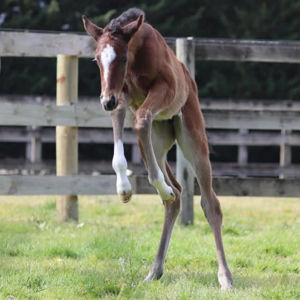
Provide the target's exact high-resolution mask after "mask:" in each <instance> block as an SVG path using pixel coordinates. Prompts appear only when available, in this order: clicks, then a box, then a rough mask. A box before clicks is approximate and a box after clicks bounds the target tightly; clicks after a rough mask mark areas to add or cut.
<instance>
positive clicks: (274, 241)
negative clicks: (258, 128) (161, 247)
mask: <svg viewBox="0 0 300 300" xmlns="http://www.w3.org/2000/svg"><path fill="white" fill-rule="evenodd" d="M220 200H221V203H222V207H223V214H224V222H223V223H224V225H223V232H224V244H225V250H226V253H227V259H228V263H229V266H230V269H231V271H232V274H233V278H234V290H232V291H228V292H221V291H220V288H219V284H218V281H217V275H216V274H217V262H216V253H215V247H214V241H213V236H212V233H211V231H210V228H209V226H208V225H207V222H206V220H205V218H204V216H203V213H202V210H201V209H200V205H199V201H200V200H199V197H195V225H194V226H189V227H184V226H181V225H180V224H179V223H178V224H177V225H176V227H175V230H174V234H173V237H172V241H171V245H170V249H169V252H168V256H167V260H166V264H165V273H164V275H163V277H162V278H161V280H160V281H155V282H150V283H147V284H145V283H143V278H144V277H145V276H146V274H147V272H148V270H149V267H150V265H151V262H152V260H153V258H154V256H155V254H156V250H157V246H158V241H159V237H160V233H161V226H162V225H161V224H162V220H163V207H162V205H161V204H160V200H159V199H158V197H157V196H143V195H139V196H134V198H133V200H132V201H131V202H130V203H128V204H127V205H124V204H122V203H119V201H118V200H117V197H114V196H98V197H81V198H80V221H79V223H78V224H77V223H58V222H56V211H55V197H0V299H10V297H11V296H12V297H13V298H14V299H151V300H152V299H243V300H246V299H300V199H295V198H245V197H243V198H237V197H221V198H220ZM12 297H11V299H12Z"/></svg>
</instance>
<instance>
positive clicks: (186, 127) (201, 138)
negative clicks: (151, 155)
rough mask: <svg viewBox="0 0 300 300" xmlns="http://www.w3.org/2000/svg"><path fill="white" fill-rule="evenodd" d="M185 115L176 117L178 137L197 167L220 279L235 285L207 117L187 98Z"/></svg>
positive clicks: (225, 286)
mask: <svg viewBox="0 0 300 300" xmlns="http://www.w3.org/2000/svg"><path fill="white" fill-rule="evenodd" d="M182 113H183V114H182V117H178V118H177V119H176V122H175V123H176V125H175V127H176V138H177V142H178V144H179V146H180V148H181V149H182V152H183V153H184V155H185V157H186V159H187V160H188V161H190V163H191V165H192V167H193V168H194V171H195V174H196V176H197V180H198V182H199V185H200V188H201V206H202V208H203V211H204V214H205V217H206V219H207V221H208V223H209V224H210V226H211V228H212V231H213V234H214V238H215V243H216V248H217V258H218V263H219V272H218V279H219V282H220V284H221V287H222V289H231V288H232V276H231V273H230V271H229V268H228V266H227V262H226V258H225V253H224V248H223V242H222V230H221V226H222V212H221V207H220V203H219V200H218V199H217V197H216V195H215V193H214V191H213V188H212V175H211V165H210V161H209V151H208V144H207V139H206V134H205V126H204V120H203V117H202V113H201V111H200V109H199V106H198V100H197V102H192V103H191V102H189V100H188V102H187V104H186V105H185V107H183V109H182Z"/></svg>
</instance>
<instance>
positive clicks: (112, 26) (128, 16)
mask: <svg viewBox="0 0 300 300" xmlns="http://www.w3.org/2000/svg"><path fill="white" fill-rule="evenodd" d="M141 15H143V16H144V17H145V13H144V12H143V11H142V10H141V9H138V8H130V9H128V10H126V11H125V12H123V13H122V14H121V15H120V16H119V17H117V18H116V19H112V20H111V21H110V23H109V24H108V29H109V30H110V31H111V32H113V33H114V32H116V31H117V29H118V26H123V25H126V24H128V23H130V22H132V21H134V20H136V19H137V18H138V17H139V16H141Z"/></svg>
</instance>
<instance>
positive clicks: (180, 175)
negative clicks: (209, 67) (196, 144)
mask: <svg viewBox="0 0 300 300" xmlns="http://www.w3.org/2000/svg"><path fill="white" fill-rule="evenodd" d="M176 55H177V58H178V59H179V60H181V61H182V62H183V63H184V64H185V65H186V67H187V68H188V70H189V71H190V73H191V76H192V77H193V78H194V77H195V43H194V40H193V38H187V39H186V38H179V39H176ZM176 151H177V152H176V177H177V179H178V181H179V183H180V184H181V186H182V188H183V190H182V210H181V223H182V224H184V225H189V224H193V223H194V202H193V198H194V182H195V178H194V172H193V170H192V167H191V166H190V164H189V163H188V162H187V161H186V160H185V158H184V156H183V153H182V151H181V150H180V149H179V147H177V149H176Z"/></svg>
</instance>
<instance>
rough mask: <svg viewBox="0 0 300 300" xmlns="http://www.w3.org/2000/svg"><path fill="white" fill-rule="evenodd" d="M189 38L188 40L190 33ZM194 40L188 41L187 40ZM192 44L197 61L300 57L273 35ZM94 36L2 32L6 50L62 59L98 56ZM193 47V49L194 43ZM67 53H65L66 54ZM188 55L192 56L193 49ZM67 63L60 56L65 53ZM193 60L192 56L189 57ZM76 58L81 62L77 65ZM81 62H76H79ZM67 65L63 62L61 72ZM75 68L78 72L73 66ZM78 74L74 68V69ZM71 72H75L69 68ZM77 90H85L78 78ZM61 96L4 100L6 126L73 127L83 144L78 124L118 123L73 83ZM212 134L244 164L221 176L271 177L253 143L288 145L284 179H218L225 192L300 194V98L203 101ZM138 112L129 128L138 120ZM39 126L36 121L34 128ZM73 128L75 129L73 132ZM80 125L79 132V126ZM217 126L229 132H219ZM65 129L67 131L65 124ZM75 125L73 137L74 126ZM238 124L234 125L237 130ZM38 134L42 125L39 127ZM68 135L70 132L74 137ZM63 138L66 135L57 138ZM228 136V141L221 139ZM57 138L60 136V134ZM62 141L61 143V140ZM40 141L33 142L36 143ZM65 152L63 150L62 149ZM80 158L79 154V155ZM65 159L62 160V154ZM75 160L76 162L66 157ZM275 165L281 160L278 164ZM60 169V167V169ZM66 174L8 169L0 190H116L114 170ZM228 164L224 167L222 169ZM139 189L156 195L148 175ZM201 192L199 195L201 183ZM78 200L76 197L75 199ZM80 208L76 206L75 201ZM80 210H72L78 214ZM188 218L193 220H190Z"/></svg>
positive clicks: (0, 106)
mask: <svg viewBox="0 0 300 300" xmlns="http://www.w3.org/2000/svg"><path fill="white" fill-rule="evenodd" d="M183 40H186V39H183ZM186 41H187V40H186ZM167 42H168V44H169V45H170V46H171V47H172V48H173V49H175V39H173V38H169V39H167ZM186 43H187V45H192V49H193V50H194V53H195V54H194V55H193V54H192V56H194V59H198V60H199V59H200V60H229V61H261V62H289V63H299V62H300V51H299V50H300V43H299V42H269V41H238V40H205V39H189V40H188V41H187V42H186ZM94 48H95V44H94V42H93V41H92V40H91V39H90V38H89V37H88V36H85V35H79V34H57V33H56V34H54V33H53V34H52V33H51V34H50V33H49V34H44V33H32V32H0V56H32V57H56V56H57V57H62V61H68V60H72V61H75V62H76V61H77V59H78V58H79V57H92V56H93V55H94ZM187 48H188V49H191V47H190V46H189V47H187ZM62 54H63V55H62ZM187 55H191V54H190V53H188V54H187ZM58 61H59V59H58ZM189 61H191V57H190V58H189ZM75 64H76V63H75ZM73 67H74V65H73ZM60 68H61V67H60V66H58V70H59V69H60ZM62 72H68V67H67V66H65V67H62ZM69 73H70V71H69ZM71 73H72V72H71ZM67 74H68V73H67ZM68 76H69V75H60V71H58V78H57V79H58V85H59V83H60V82H61V80H60V79H61V78H64V80H66V81H67V85H68V84H69V81H68V79H69V77H68ZM71 86H73V88H72V89H71V90H73V91H74V90H75V91H76V90H77V87H76V83H75V84H73V85H71ZM61 93H62V94H61V95H59V94H58V95H57V99H59V98H64V100H63V101H62V102H60V103H57V105H56V104H55V103H53V102H48V103H46V104H43V103H34V102H33V103H19V102H1V103H0V125H1V126H36V127H38V128H39V127H41V126H46V127H56V128H57V127H65V133H64V134H63V135H64V137H63V139H66V138H71V139H72V136H73V140H74V141H73V142H74V143H73V145H74V147H75V146H76V147H77V129H76V128H78V127H86V128H89V127H96V128H111V121H110V117H109V115H107V114H105V113H104V112H103V111H102V110H101V109H100V108H99V104H98V103H97V104H95V103H87V102H84V103H80V101H79V102H78V103H76V100H77V94H76V92H75V94H73V95H72V94H71V91H70V88H68V87H65V88H64V91H63V92H61ZM202 108H203V110H204V114H205V119H206V125H207V128H208V129H212V130H213V131H211V132H209V140H210V142H211V143H212V144H215V145H218V144H219V143H220V144H222V145H231V144H234V145H238V146H239V156H238V157H239V158H238V163H237V164H235V165H232V166H228V165H227V166H226V173H225V172H224V168H223V169H222V168H221V166H220V168H219V173H218V172H216V173H215V175H218V176H221V175H232V174H235V172H234V171H239V172H240V173H241V174H244V175H245V174H246V175H257V173H259V175H268V174H270V173H269V171H268V168H269V167H268V166H265V168H264V167H263V168H264V169H265V170H266V171H264V170H263V169H260V171H259V172H257V169H256V167H255V166H253V172H252V173H251V172H249V166H247V168H248V171H247V172H244V171H243V168H244V169H245V166H246V162H247V146H249V145H260V144H262V145H266V144H269V145H279V146H280V147H281V154H280V157H281V158H280V164H279V165H278V166H277V167H276V168H277V173H278V174H279V177H280V178H279V179H278V178H263V179H262V178H258V177H245V176H244V177H245V178H235V177H226V178H222V177H216V178H215V179H214V186H215V189H216V192H217V193H218V194H221V195H261V196H278V195H279V196H299V194H300V193H299V186H300V185H299V183H300V179H299V177H298V174H299V168H298V167H297V166H291V151H290V149H291V148H290V147H291V146H292V145H295V146H298V145H299V133H298V132H297V131H299V130H300V118H299V117H300V105H299V104H298V103H294V102H289V101H285V102H272V101H270V102H256V101H255V102H252V103H251V102H250V103H248V104H247V105H245V102H244V101H240V102H234V101H229V102H228V101H223V102H222V101H218V102H208V101H202ZM130 124H131V120H130V117H129V118H128V119H127V120H126V126H127V127H128V126H130ZM31 128H32V127H31ZM71 129H72V130H71ZM73 129H74V130H75V131H74V130H73ZM217 129H222V130H225V129H226V130H229V131H228V132H223V131H222V132H218V131H216V130H217ZM58 130H59V129H58ZM70 130H71V131H73V133H71V135H69V132H70ZM231 130H233V131H231ZM253 130H277V132H271V133H269V132H268V133H266V132H256V131H255V132H253ZM32 132H34V131H32ZM66 135H67V136H66ZM57 138H58V137H57ZM30 139H31V141H32V143H31V144H34V143H37V144H38V143H39V142H38V138H36V136H35V134H32V135H31V137H30ZM221 140H222V142H221ZM56 142H57V144H59V141H58V140H57V139H56ZM58 147H59V146H58ZM34 148H35V149H37V148H38V147H31V149H34ZM30 153H31V156H32V158H34V157H38V154H37V153H38V151H33V150H31V152H30ZM57 153H59V150H57ZM73 157H75V158H73V163H74V159H75V160H78V159H77V157H76V153H75V154H74V155H73ZM61 159H64V158H58V160H61ZM66 164H72V162H69V163H68V162H66ZM273 168H274V166H273ZM57 169H59V168H57ZM66 169H67V170H66V171H65V172H61V173H60V174H58V175H60V176H58V177H56V176H52V175H48V176H20V175H2V176H1V178H0V193H1V194H6V195H8V194H9V195H12V194H14V195H33V194H36V195H37V194H55V195H57V194H58V195H67V196H69V195H80V194H88V195H90V194H111V193H115V178H114V176H105V175H101V176H90V175H88V176H87V175H84V176H83V175H80V176H79V175H76V173H77V169H76V168H75V169H73V170H68V167H67V168H66ZM222 170H223V171H222ZM131 181H132V185H133V188H134V192H135V193H153V192H154V190H153V188H152V187H150V186H149V184H148V183H147V180H146V178H145V177H140V176H133V177H131ZM195 193H199V190H198V189H197V188H196V189H195ZM75 202H76V201H75ZM67 206H68V205H64V209H65V210H68V209H69V210H70V211H72V209H73V208H72V207H71V208H70V207H67ZM75 206H76V204H75ZM76 214H77V213H75V214H73V215H72V213H70V215H69V216H68V215H66V216H64V217H61V219H63V218H65V219H68V218H69V217H70V216H71V217H72V218H74V219H76V218H77V217H78V216H76ZM186 223H189V221H187V222H186Z"/></svg>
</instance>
